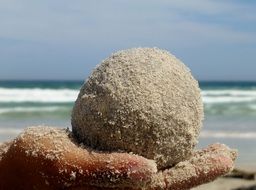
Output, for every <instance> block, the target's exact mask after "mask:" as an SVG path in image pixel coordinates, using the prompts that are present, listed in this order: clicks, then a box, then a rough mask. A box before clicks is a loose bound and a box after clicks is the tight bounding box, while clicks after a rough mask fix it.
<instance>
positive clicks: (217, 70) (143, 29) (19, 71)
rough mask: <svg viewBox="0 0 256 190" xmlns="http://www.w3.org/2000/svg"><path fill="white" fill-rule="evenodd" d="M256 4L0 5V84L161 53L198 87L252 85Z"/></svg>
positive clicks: (78, 72) (79, 74)
mask: <svg viewBox="0 0 256 190" xmlns="http://www.w3.org/2000/svg"><path fill="white" fill-rule="evenodd" d="M255 11H256V2H255V1H241V0H240V1H238V0H235V1H220V0H215V1H213V0H195V1H185V0H170V1H167V0H160V1H159V0H158V1H157V0H141V1H135V0H129V1H128V0H127V1H126V0H125V1H118V0H109V1H81V0H77V1H67V0H63V1H49V0H45V1H32V0H25V1H22V2H21V1H18V0H2V1H0V27H1V30H0V79H66V80H70V79H78V80H80V79H84V78H85V77H86V76H87V75H88V74H89V73H90V72H91V69H92V68H94V67H95V66H96V64H98V63H99V62H100V61H101V60H102V59H104V58H106V57H107V56H109V55H110V54H111V53H112V52H114V51H117V50H120V49H126V48H131V47H159V48H163V49H167V50H169V51H170V52H172V53H173V54H175V55H176V56H177V57H178V58H180V59H181V60H182V61H183V62H184V63H185V64H186V65H188V66H189V67H190V68H191V70H192V73H193V74H194V75H195V76H196V78H198V79H200V80H256V74H255V71H256V61H255V60H256V59H255V53H256V16H255V14H254V13H255Z"/></svg>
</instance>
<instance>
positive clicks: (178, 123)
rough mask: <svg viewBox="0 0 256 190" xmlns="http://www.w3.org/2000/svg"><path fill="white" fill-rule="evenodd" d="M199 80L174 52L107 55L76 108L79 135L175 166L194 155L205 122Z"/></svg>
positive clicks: (106, 147) (99, 146) (90, 142)
mask: <svg viewBox="0 0 256 190" xmlns="http://www.w3.org/2000/svg"><path fill="white" fill-rule="evenodd" d="M202 119H203V104H202V100H201V96H200V89H199V87H198V82H197V81H196V80H195V79H194V78H193V76H192V75H191V73H190V70H189V69H188V68H187V67H186V66H185V65H184V64H183V63H182V62H181V61H180V60H178V59H177V58H176V57H175V56H173V55H171V54H170V53H169V52H167V51H165V50H161V49H158V48H133V49H128V50H124V51H119V52H117V53H114V54H112V55H111V56H110V57H109V58H107V59H105V60H104V61H103V62H102V63H101V65H99V66H98V67H97V68H96V69H95V70H94V71H93V73H92V74H91V75H90V76H89V78H88V80H87V81H86V82H85V83H84V85H83V87H82V88H81V91H80V94H79V96H78V98H77V100H76V102H75V106H74V108H73V113H72V128H73V132H74V134H75V135H76V136H77V138H78V139H79V140H80V141H81V142H83V143H85V144H86V145H88V146H91V147H92V148H95V149H98V150H105V151H126V152H133V153H135V154H139V155H141V156H144V157H146V158H149V159H154V160H155V161H156V162H157V165H158V168H159V169H162V168H165V167H169V166H172V165H174V164H176V163H178V162H180V161H182V160H185V159H187V158H188V157H189V156H191V153H192V151H193V148H194V146H195V145H196V143H197V138H198V135H199V131H200V128H201V125H202Z"/></svg>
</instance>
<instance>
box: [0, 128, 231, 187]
mask: <svg viewBox="0 0 256 190" xmlns="http://www.w3.org/2000/svg"><path fill="white" fill-rule="evenodd" d="M235 157H236V153H235V151H233V150H231V149H229V148H228V147H226V146H225V145H221V144H214V145H210V146H208V147H207V148H206V149H204V150H200V151H197V152H195V153H194V155H193V157H192V158H190V159H189V160H187V161H184V162H180V163H179V164H177V165H176V166H175V167H173V168H169V169H166V170H164V171H157V169H156V164H155V162H154V161H152V160H148V159H145V158H143V157H141V156H137V155H134V154H129V153H117V152H115V153H106V152H96V151H93V150H90V149H88V148H86V147H83V146H81V145H78V144H77V143H76V141H75V140H74V138H73V137H72V133H71V132H69V131H68V130H65V129H56V128H52V127H32V128H28V129H26V130H25V131H24V132H23V133H22V134H20V135H19V136H18V137H17V138H16V139H15V140H13V141H12V142H9V143H4V144H2V145H1V146H0V181H1V183H0V189H113V188H114V189H172V190H173V189H174V190H175V189H189V188H191V187H194V186H197V185H200V184H203V183H206V182H209V181H212V180H214V179H216V178H217V177H218V176H221V175H223V174H225V173H227V172H229V171H230V170H231V169H232V168H233V165H234V159H235Z"/></svg>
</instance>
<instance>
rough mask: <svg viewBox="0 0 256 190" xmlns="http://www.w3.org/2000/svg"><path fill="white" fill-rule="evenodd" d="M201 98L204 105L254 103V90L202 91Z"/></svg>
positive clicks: (255, 97)
mask: <svg viewBox="0 0 256 190" xmlns="http://www.w3.org/2000/svg"><path fill="white" fill-rule="evenodd" d="M202 97H203V102H204V103H206V104H214V103H242V102H256V90H203V91H202Z"/></svg>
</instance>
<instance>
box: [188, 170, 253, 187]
mask: <svg viewBox="0 0 256 190" xmlns="http://www.w3.org/2000/svg"><path fill="white" fill-rule="evenodd" d="M236 169H239V170H241V171H243V172H248V173H255V174H256V166H252V165H251V166H250V165H238V166H237V167H236ZM254 176H255V175H254ZM255 177H256V176H255ZM255 177H254V179H250V180H249V179H242V178H231V177H230V178H229V177H220V178H218V179H217V180H215V181H213V182H210V183H207V184H203V185H201V186H198V187H196V188H193V189H192V190H205V189H207V190H255V189H256V178H255Z"/></svg>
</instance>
